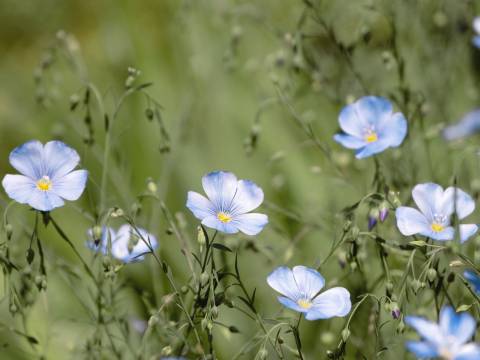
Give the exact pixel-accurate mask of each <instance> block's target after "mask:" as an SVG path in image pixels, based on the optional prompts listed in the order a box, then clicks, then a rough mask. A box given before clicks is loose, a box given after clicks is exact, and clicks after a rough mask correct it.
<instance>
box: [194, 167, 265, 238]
mask: <svg viewBox="0 0 480 360" xmlns="http://www.w3.org/2000/svg"><path fill="white" fill-rule="evenodd" d="M202 185H203V190H204V191H205V194H207V196H208V198H206V197H205V196H203V195H200V194H199V193H196V192H194V191H189V192H188V199H187V207H188V208H189V209H190V211H191V212H192V213H193V215H195V217H196V218H197V219H199V220H201V221H202V224H203V225H205V226H207V227H209V228H212V229H215V230H218V231H221V232H223V233H226V234H234V233H237V232H238V231H241V232H242V233H244V234H246V235H257V234H258V233H259V232H260V231H262V230H263V228H264V227H265V225H267V223H268V217H267V215H265V214H259V213H251V212H250V211H252V210H255V209H256V208H257V207H259V206H260V205H261V204H262V202H263V190H262V189H261V188H260V187H258V186H257V185H256V184H255V183H253V182H252V181H250V180H237V177H236V176H235V175H234V174H232V173H230V172H225V171H214V172H211V173H209V174H207V175H205V176H204V177H203V178H202Z"/></svg>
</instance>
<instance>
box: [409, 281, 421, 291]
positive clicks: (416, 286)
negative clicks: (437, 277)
mask: <svg viewBox="0 0 480 360" xmlns="http://www.w3.org/2000/svg"><path fill="white" fill-rule="evenodd" d="M411 286H412V289H413V291H414V292H415V293H416V292H418V290H420V288H421V287H422V284H421V282H420V281H419V280H418V279H414V280H412V283H411Z"/></svg>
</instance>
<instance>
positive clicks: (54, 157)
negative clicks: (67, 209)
mask: <svg viewBox="0 0 480 360" xmlns="http://www.w3.org/2000/svg"><path fill="white" fill-rule="evenodd" d="M9 160H10V164H11V165H12V166H13V167H14V168H15V169H17V170H18V171H19V172H20V173H21V174H22V175H10V174H8V175H5V177H4V178H3V181H2V185H3V188H4V189H5V191H6V193H7V194H8V196H9V197H10V198H12V199H13V200H16V201H17V202H19V203H21V204H28V205H30V206H31V207H32V208H34V209H36V210H40V211H50V210H53V209H55V208H57V207H60V206H63V205H64V201H63V200H71V201H73V200H77V199H78V198H79V197H80V195H82V193H83V190H84V189H85V183H86V181H87V176H88V172H87V171H86V170H75V171H73V169H74V168H75V167H76V166H77V165H78V163H79V161H80V156H78V153H77V152H76V151H75V150H74V149H72V148H71V147H69V146H67V145H65V144H64V143H63V142H61V141H50V142H47V143H46V144H45V145H42V143H41V142H39V141H35V140H34V141H29V142H27V143H25V144H23V145H21V146H19V147H17V148H15V149H14V150H13V151H12V152H11V153H10V158H9Z"/></svg>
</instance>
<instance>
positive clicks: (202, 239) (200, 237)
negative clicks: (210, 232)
mask: <svg viewBox="0 0 480 360" xmlns="http://www.w3.org/2000/svg"><path fill="white" fill-rule="evenodd" d="M197 241H198V244H199V245H200V248H202V247H203V246H205V244H206V243H207V241H206V239H205V233H204V232H203V229H202V227H201V226H198V227H197Z"/></svg>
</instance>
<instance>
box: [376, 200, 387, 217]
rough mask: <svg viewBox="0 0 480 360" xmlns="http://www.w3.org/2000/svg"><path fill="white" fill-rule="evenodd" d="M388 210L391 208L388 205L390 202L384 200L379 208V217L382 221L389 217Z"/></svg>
mask: <svg viewBox="0 0 480 360" xmlns="http://www.w3.org/2000/svg"><path fill="white" fill-rule="evenodd" d="M388 210H389V207H388V202H386V201H383V202H382V203H381V204H380V208H379V214H378V218H379V220H380V221H381V222H384V221H385V220H386V219H387V217H388Z"/></svg>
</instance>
